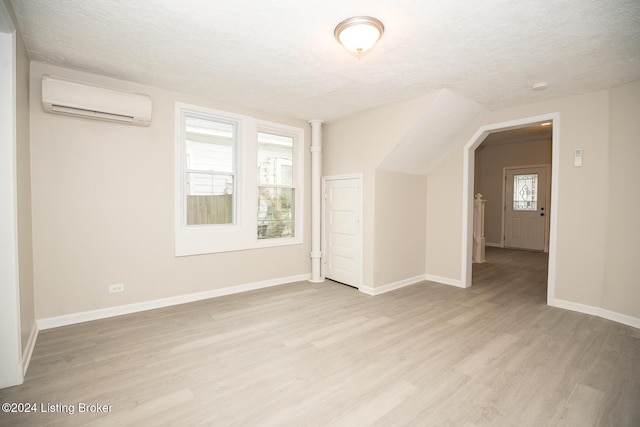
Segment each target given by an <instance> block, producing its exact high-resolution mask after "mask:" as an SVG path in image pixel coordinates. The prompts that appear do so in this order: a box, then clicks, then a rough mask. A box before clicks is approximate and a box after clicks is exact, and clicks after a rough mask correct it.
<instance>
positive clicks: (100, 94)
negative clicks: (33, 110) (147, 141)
mask: <svg viewBox="0 0 640 427" xmlns="http://www.w3.org/2000/svg"><path fill="white" fill-rule="evenodd" d="M42 106H43V108H44V111H46V112H48V113H57V114H66V115H71V116H77V117H85V118H90V119H98V120H108V121H112V122H118V123H127V124H132V125H138V126H149V125H150V124H151V112H152V104H151V98H150V97H149V96H147V95H141V94H137V93H128V92H121V91H118V90H113V89H108V88H104V87H100V86H95V85H90V84H85V83H80V82H76V81H73V80H67V79H61V78H58V77H52V76H48V75H45V76H43V77H42Z"/></svg>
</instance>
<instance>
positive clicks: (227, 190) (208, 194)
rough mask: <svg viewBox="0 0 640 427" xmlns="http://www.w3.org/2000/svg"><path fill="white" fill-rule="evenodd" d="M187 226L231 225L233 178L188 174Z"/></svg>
mask: <svg viewBox="0 0 640 427" xmlns="http://www.w3.org/2000/svg"><path fill="white" fill-rule="evenodd" d="M187 182H188V186H191V185H190V184H192V183H196V185H194V188H195V190H196V191H193V192H191V191H189V192H188V194H187V206H186V208H187V209H186V210H187V225H203V224H233V177H232V176H230V175H212V174H203V173H188V174H187Z"/></svg>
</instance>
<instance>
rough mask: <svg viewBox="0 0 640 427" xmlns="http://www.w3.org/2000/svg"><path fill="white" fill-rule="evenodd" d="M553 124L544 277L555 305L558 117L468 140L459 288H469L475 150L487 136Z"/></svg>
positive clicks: (517, 123) (490, 128) (514, 123)
mask: <svg viewBox="0 0 640 427" xmlns="http://www.w3.org/2000/svg"><path fill="white" fill-rule="evenodd" d="M549 120H551V121H553V131H552V132H553V133H552V135H553V140H552V158H551V204H550V205H549V206H551V207H552V209H551V215H549V217H550V218H549V221H550V226H549V270H548V276H547V304H548V305H550V306H554V305H555V295H556V269H557V262H556V256H557V255H556V254H557V228H558V210H559V208H560V207H559V206H558V200H559V198H558V196H559V194H558V184H559V182H558V181H559V179H558V178H559V175H560V173H559V172H560V113H558V112H555V113H548V114H542V115H539V116H532V117H525V118H521V119H516V120H509V121H506V122H500V123H492V124H488V125H483V126H481V127H480V129H478V130H477V131H476V133H475V134H474V135H473V136H472V137H471V139H469V141H468V142H467V143H466V144H465V146H464V149H463V152H462V154H463V165H462V174H463V177H462V251H461V252H462V253H461V268H460V270H461V271H460V281H461V282H462V286H463V287H465V288H467V287H469V286H471V268H472V267H471V251H472V249H473V245H472V242H473V240H472V239H473V227H472V225H473V182H474V181H473V180H474V166H475V165H474V162H475V150H476V148H478V146H479V145H480V144H481V143H482V141H484V139H485V138H486V137H487V135H489V133H490V132H494V131H499V130H509V129H515V128H519V127H524V126H527V125H530V124H534V123H540V122H544V121H549Z"/></svg>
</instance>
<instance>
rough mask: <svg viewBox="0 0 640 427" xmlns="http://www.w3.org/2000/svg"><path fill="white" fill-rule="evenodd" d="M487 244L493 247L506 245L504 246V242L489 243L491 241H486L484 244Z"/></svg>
mask: <svg viewBox="0 0 640 427" xmlns="http://www.w3.org/2000/svg"><path fill="white" fill-rule="evenodd" d="M484 245H485V246H490V247H492V248H503V247H504V246H502V243H489V242H485V244H484Z"/></svg>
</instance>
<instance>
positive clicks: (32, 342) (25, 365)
mask: <svg viewBox="0 0 640 427" xmlns="http://www.w3.org/2000/svg"><path fill="white" fill-rule="evenodd" d="M37 338H38V325H37V324H36V322H34V323H33V326H32V327H31V333H29V341H27V346H26V347H25V349H24V351H23V352H22V374H23V375H27V369H29V363H31V355H32V354H33V349H34V348H35V347H36V339H37Z"/></svg>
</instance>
